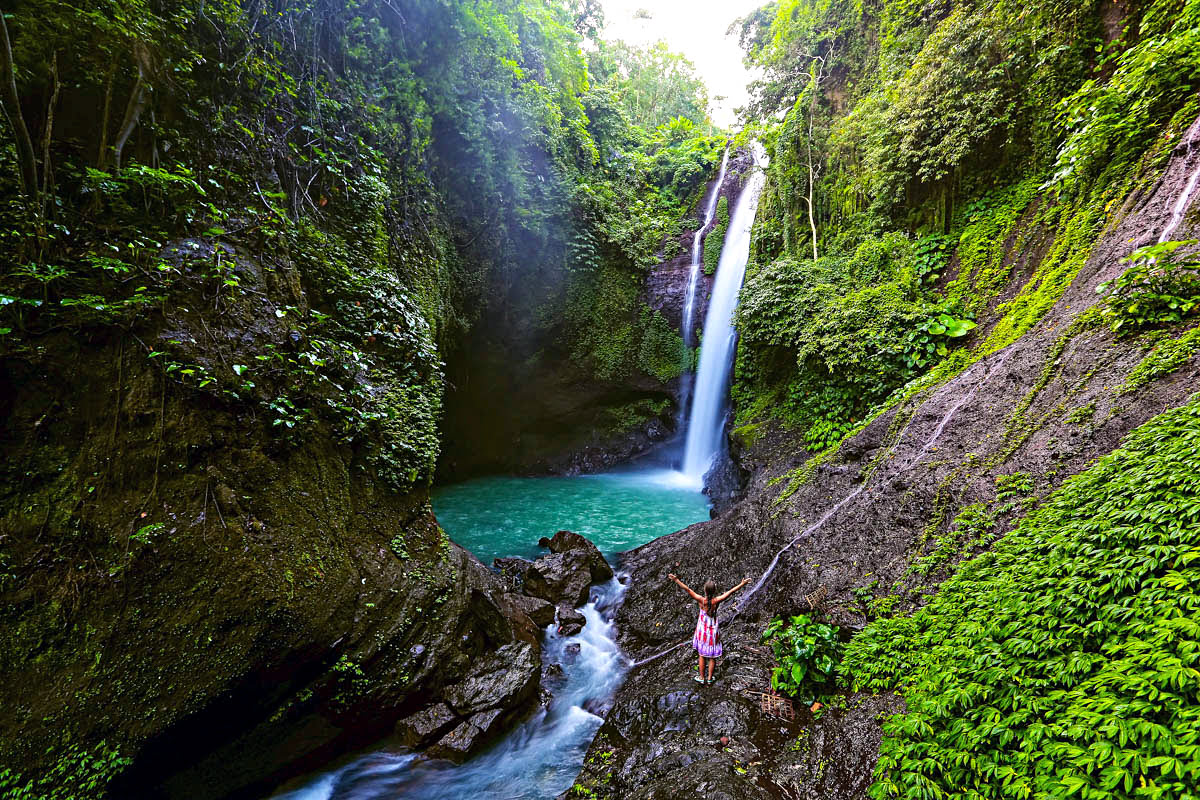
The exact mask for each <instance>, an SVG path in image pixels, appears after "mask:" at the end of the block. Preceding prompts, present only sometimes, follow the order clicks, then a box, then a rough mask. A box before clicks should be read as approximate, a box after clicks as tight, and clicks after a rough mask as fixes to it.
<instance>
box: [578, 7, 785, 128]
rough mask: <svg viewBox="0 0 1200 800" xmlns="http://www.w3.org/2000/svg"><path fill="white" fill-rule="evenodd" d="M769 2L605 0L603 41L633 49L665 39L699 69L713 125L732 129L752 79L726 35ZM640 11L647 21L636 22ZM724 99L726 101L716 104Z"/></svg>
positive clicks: (732, 38)
mask: <svg viewBox="0 0 1200 800" xmlns="http://www.w3.org/2000/svg"><path fill="white" fill-rule="evenodd" d="M766 2H767V0H602V4H603V6H604V19H605V28H604V38H606V39H624V40H625V41H626V42H629V43H631V44H651V43H653V42H655V41H657V40H659V39H662V40H664V41H665V42H666V43H667V46H668V47H670V48H671V49H672V50H674V51H676V52H679V53H683V54H684V55H685V56H687V57H688V58H689V59H690V60H691V61H692V63H694V64H695V65H696V71H697V72H698V73H699V74H700V77H701V78H703V79H704V82H705V84H707V85H708V93H709V97H710V98H712V101H711V103H710V106H709V110H710V111H711V113H712V118H713V122H715V123H716V124H717V125H720V126H723V127H732V126H733V125H734V123H735V122H736V121H737V120H736V117H735V115H734V110H735V109H736V108H737V107H738V106H742V105H745V104H746V84H748V83H749V82H750V79H751V75H750V73H748V72H747V71H746V68H745V66H743V65H742V49H741V48H740V47H738V43H737V36H736V35H732V36H726V35H725V31H726V29H728V28H729V24H730V23H731V22H733V21H734V20H735V19H737V18H738V17H743V16H745V15H746V14H747V13H748V12H750V11H753V10H754V9H755V8H758V7H759V6H761V5H764V4H765V3H766ZM639 9H645V10H646V11H648V12H649V14H650V18H649V19H639V18H635V16H634V14H635V12H637V11H638V10H639ZM720 97H723V98H724V99H718V98H720Z"/></svg>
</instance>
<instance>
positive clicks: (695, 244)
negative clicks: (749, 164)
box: [683, 147, 729, 347]
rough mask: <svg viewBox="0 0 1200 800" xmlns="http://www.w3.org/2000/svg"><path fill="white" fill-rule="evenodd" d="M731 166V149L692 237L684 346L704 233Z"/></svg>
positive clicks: (693, 307)
mask: <svg viewBox="0 0 1200 800" xmlns="http://www.w3.org/2000/svg"><path fill="white" fill-rule="evenodd" d="M728 166H729V148H728V147H726V148H725V155H723V156H722V157H721V171H720V172H718V173H717V182H716V183H715V184H713V188H712V191H710V192H709V193H708V201H707V202H706V203H705V204H704V220H703V221H702V222H701V223H700V227H699V228H698V229H697V230H696V235H695V236H694V237H692V265H691V270H690V271H689V272H688V285H687V294H685V295H684V296H683V344H684V346H686V347H691V346H692V330H693V329H694V328H695V316H696V288H697V287H698V286H699V285H700V269H701V267H703V266H704V256H703V243H704V232H705V231H707V230H708V228H709V226H711V225H712V224H713V218H714V217H715V216H716V215H717V200H718V199H720V197H721V184H723V183H725V170H726V168H727V167H728Z"/></svg>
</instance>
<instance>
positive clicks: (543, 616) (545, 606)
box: [504, 594, 554, 628]
mask: <svg viewBox="0 0 1200 800" xmlns="http://www.w3.org/2000/svg"><path fill="white" fill-rule="evenodd" d="M504 599H505V600H507V601H508V602H510V603H512V604H513V605H514V606H516V607H517V608H519V609H520V610H521V611H523V612H524V613H525V614H527V615H528V616H529V619H531V620H533V624H534V625H536V626H538V627H539V628H544V627H546V626H547V625H549V624H550V623H552V622H554V604H553V603H551V602H549V601H547V600H543V599H541V598H540V597H530V596H529V595H525V594H506V595H504Z"/></svg>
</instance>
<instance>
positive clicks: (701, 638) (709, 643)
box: [692, 611, 722, 658]
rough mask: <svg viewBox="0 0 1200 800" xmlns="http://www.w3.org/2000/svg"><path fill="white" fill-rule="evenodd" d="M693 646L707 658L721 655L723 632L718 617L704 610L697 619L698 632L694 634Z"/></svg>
mask: <svg viewBox="0 0 1200 800" xmlns="http://www.w3.org/2000/svg"><path fill="white" fill-rule="evenodd" d="M692 647H694V648H696V652H697V653H699V654H700V655H702V656H704V657H705V658H720V657H721V652H722V651H721V632H720V631H719V630H718V629H717V618H716V617H710V616H709V615H708V614H707V613H705V612H704V611H701V612H700V618H699V619H697V620H696V632H695V633H694V634H692Z"/></svg>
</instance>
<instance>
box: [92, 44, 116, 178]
mask: <svg viewBox="0 0 1200 800" xmlns="http://www.w3.org/2000/svg"><path fill="white" fill-rule="evenodd" d="M116 72H117V59H116V58H115V57H114V58H113V60H112V61H111V62H110V63H109V65H108V77H107V78H106V79H105V81H104V110H103V111H101V112H100V145H99V147H97V148H96V169H101V170H102V169H104V165H105V164H106V163H107V162H108V118H109V113H110V111H111V110H112V91H113V76H114V75H116Z"/></svg>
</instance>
